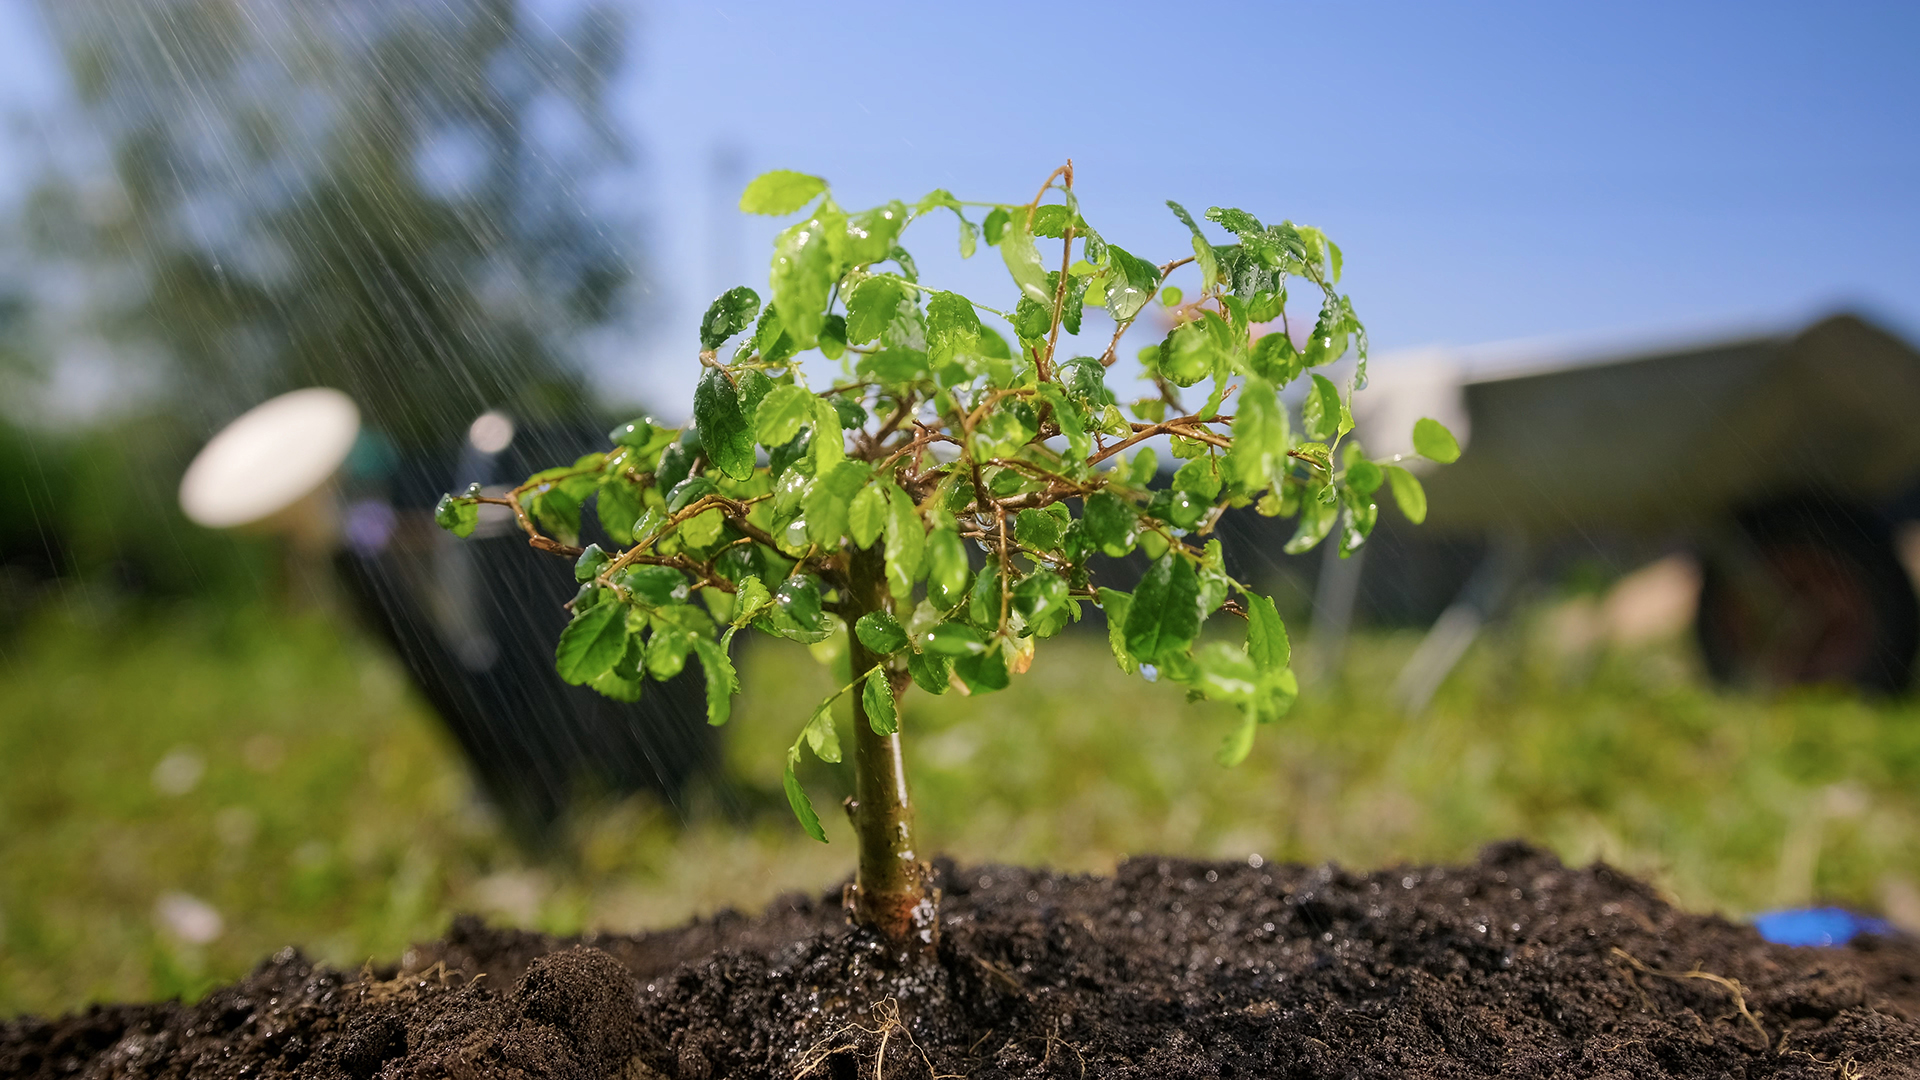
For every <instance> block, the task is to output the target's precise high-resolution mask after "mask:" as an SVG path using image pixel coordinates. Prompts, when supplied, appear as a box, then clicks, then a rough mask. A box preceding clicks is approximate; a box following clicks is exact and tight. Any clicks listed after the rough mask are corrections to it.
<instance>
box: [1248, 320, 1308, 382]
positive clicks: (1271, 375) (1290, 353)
mask: <svg viewBox="0 0 1920 1080" xmlns="http://www.w3.org/2000/svg"><path fill="white" fill-rule="evenodd" d="M1247 366H1248V367H1250V368H1252V369H1253V373H1254V374H1256V375H1258V376H1260V377H1261V378H1263V379H1265V380H1267V381H1268V382H1270V383H1272V384H1273V385H1275V386H1285V385H1287V384H1288V383H1290V382H1292V381H1293V380H1294V379H1296V378H1298V377H1299V375H1300V373H1301V372H1302V371H1305V370H1306V365H1305V363H1303V362H1302V361H1301V359H1300V354H1299V352H1298V351H1296V350H1295V349H1294V347H1293V341H1292V340H1291V339H1290V338H1288V337H1287V335H1285V334H1282V333H1272V334H1267V335H1264V336H1262V337H1261V338H1260V340H1258V341H1256V342H1254V343H1253V350H1252V351H1251V352H1249V353H1248V354H1247Z"/></svg>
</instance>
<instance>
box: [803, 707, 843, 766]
mask: <svg viewBox="0 0 1920 1080" xmlns="http://www.w3.org/2000/svg"><path fill="white" fill-rule="evenodd" d="M801 734H802V735H804V736H806V740H807V746H808V747H810V748H812V750H813V756H814V757H817V758H819V759H820V760H821V761H824V762H826V763H827V764H829V765H838V764H840V733H839V732H837V731H835V730H833V702H832V700H831V699H829V700H827V701H823V702H821V703H820V707H819V708H817V709H815V710H814V711H813V719H811V720H808V721H807V727H806V730H805V731H803V732H801Z"/></svg>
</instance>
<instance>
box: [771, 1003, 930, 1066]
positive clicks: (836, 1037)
mask: <svg viewBox="0 0 1920 1080" xmlns="http://www.w3.org/2000/svg"><path fill="white" fill-rule="evenodd" d="M867 1011H869V1012H871V1013H872V1014H873V1016H874V1018H875V1019H876V1020H878V1021H879V1023H878V1024H877V1025H876V1026H874V1027H867V1026H866V1025H864V1024H856V1023H854V1022H852V1021H848V1022H846V1023H844V1024H842V1025H840V1026H839V1027H837V1028H835V1029H834V1030H832V1031H830V1032H828V1033H827V1036H826V1038H824V1039H821V1040H820V1041H819V1042H817V1043H815V1044H813V1045H812V1046H810V1047H808V1048H807V1051H806V1052H805V1053H804V1054H801V1055H800V1061H799V1063H798V1070H799V1071H797V1072H795V1073H794V1074H793V1077H794V1080H803V1078H805V1077H808V1076H811V1075H813V1074H814V1073H815V1072H816V1071H818V1070H819V1069H821V1068H823V1067H824V1066H825V1065H826V1064H827V1062H828V1061H829V1060H831V1059H833V1058H834V1057H837V1056H838V1055H840V1054H852V1055H854V1057H855V1058H858V1057H859V1054H860V1049H861V1046H862V1045H863V1044H865V1043H866V1042H867V1041H869V1040H872V1039H879V1040H880V1044H879V1046H878V1047H877V1048H875V1050H874V1055H873V1080H886V1068H887V1044H888V1043H890V1042H892V1041H893V1039H894V1037H895V1036H898V1037H900V1038H903V1039H905V1040H906V1041H907V1045H908V1046H910V1047H912V1048H913V1051H914V1053H916V1054H918V1055H920V1064H921V1065H922V1066H924V1067H925V1068H926V1070H927V1075H928V1076H929V1077H930V1078H931V1080H963V1078H962V1077H961V1076H960V1075H959V1074H957V1073H941V1072H937V1071H935V1069H934V1067H933V1059H932V1058H931V1057H929V1056H928V1055H927V1052H926V1050H924V1049H922V1048H921V1046H920V1044H919V1043H918V1042H916V1041H915V1040H914V1037H913V1032H911V1031H909V1030H907V1025H905V1024H903V1023H901V1022H900V1003H899V1002H898V1001H896V1000H895V999H893V998H886V999H883V1000H881V1001H876V1002H874V1003H873V1004H872V1005H870V1006H868V1010H867Z"/></svg>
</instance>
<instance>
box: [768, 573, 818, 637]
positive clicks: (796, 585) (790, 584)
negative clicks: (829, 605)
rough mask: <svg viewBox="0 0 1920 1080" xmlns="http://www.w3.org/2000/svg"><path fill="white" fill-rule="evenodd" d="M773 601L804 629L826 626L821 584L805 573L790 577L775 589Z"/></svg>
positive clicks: (782, 612) (796, 624)
mask: <svg viewBox="0 0 1920 1080" xmlns="http://www.w3.org/2000/svg"><path fill="white" fill-rule="evenodd" d="M773 602H774V604H775V605H776V606H777V607H778V608H779V610H780V612H781V614H783V615H785V616H786V617H787V618H788V619H790V620H792V622H793V624H794V625H795V626H797V627H799V628H800V629H802V630H819V629H822V628H823V627H824V620H825V616H824V615H822V614H821V609H820V584H819V582H817V581H815V580H814V579H813V578H812V577H809V576H807V575H805V574H801V575H796V576H794V577H790V578H788V579H787V580H785V581H783V582H781V583H780V587H779V588H777V589H775V590H774V591H773Z"/></svg>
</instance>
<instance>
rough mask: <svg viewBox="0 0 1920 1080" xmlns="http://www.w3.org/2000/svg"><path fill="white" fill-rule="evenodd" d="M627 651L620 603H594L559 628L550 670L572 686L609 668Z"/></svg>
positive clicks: (624, 624) (625, 620)
mask: <svg viewBox="0 0 1920 1080" xmlns="http://www.w3.org/2000/svg"><path fill="white" fill-rule="evenodd" d="M626 651H627V609H626V606H625V605H624V604H598V605H595V606H594V607H593V608H591V609H589V610H588V611H587V613H586V614H584V615H581V616H580V617H578V618H576V619H574V620H573V621H572V622H570V623H568V624H567V628H566V629H565V630H562V631H560V644H559V646H558V647H557V648H556V649H555V650H554V654H553V666H554V670H556V671H558V672H559V673H560V678H562V679H564V680H566V681H567V682H569V683H572V684H573V685H575V686H585V685H586V684H588V683H590V682H592V681H593V680H595V679H597V678H599V677H600V676H602V675H604V674H606V673H607V672H608V671H609V670H611V669H612V667H613V665H614V664H616V663H618V662H619V661H620V657H621V656H622V655H624V654H625V653H626Z"/></svg>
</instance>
